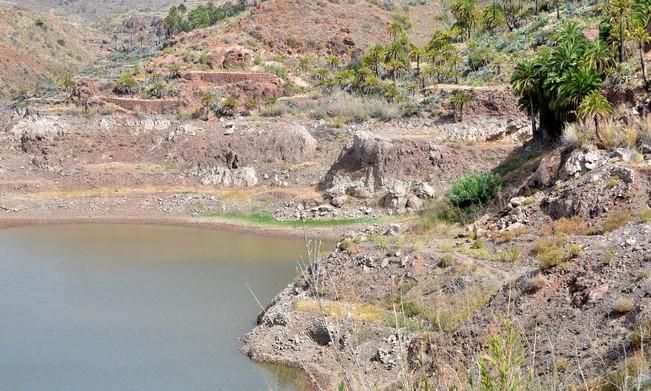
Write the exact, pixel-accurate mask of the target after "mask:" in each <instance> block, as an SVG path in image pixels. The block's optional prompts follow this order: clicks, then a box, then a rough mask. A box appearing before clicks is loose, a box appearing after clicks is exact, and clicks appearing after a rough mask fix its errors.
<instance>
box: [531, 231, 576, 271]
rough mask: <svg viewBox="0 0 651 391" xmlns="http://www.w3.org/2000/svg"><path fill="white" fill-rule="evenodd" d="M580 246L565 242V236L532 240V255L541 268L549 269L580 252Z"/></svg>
mask: <svg viewBox="0 0 651 391" xmlns="http://www.w3.org/2000/svg"><path fill="white" fill-rule="evenodd" d="M581 251H582V248H581V247H580V246H578V245H575V244H573V245H569V246H568V244H567V237H566V236H564V235H562V236H554V237H551V238H547V239H539V240H537V241H536V242H534V250H533V252H534V255H535V257H536V259H537V260H538V262H539V265H540V268H541V269H542V270H547V269H551V268H553V267H555V266H558V265H561V264H563V263H565V262H567V261H569V260H571V259H573V258H576V257H577V256H579V255H580V254H581Z"/></svg>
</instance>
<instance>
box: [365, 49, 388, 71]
mask: <svg viewBox="0 0 651 391" xmlns="http://www.w3.org/2000/svg"><path fill="white" fill-rule="evenodd" d="M384 52H385V48H384V46H382V45H380V44H375V45H373V46H371V47H370V49H369V50H368V54H367V58H368V61H369V62H370V65H372V66H373V71H375V76H376V77H380V63H381V62H382V59H383V58H384Z"/></svg>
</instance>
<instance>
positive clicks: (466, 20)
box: [450, 0, 481, 36]
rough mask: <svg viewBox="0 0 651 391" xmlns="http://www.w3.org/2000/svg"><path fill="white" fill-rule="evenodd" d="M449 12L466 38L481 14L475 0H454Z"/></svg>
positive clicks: (477, 22)
mask: <svg viewBox="0 0 651 391" xmlns="http://www.w3.org/2000/svg"><path fill="white" fill-rule="evenodd" d="M450 11H451V12H452V16H454V18H455V19H456V20H457V25H458V26H459V27H460V28H461V29H462V30H463V31H464V32H465V33H466V35H467V36H468V35H470V31H471V30H473V29H474V28H475V27H477V25H478V24H479V20H480V18H481V12H480V8H479V2H478V1H477V0H456V1H455V2H454V4H452V7H451V9H450Z"/></svg>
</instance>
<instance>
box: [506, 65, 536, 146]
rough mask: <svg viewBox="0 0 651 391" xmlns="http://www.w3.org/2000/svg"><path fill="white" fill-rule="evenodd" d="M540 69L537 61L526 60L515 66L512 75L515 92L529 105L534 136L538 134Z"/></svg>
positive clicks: (528, 109)
mask: <svg viewBox="0 0 651 391" xmlns="http://www.w3.org/2000/svg"><path fill="white" fill-rule="evenodd" d="M539 70H540V69H539V65H538V64H537V63H535V62H534V61H530V60H525V61H523V62H521V63H519V64H518V65H517V66H516V67H515V70H514V71H513V76H512V77H511V86H512V88H513V92H514V93H515V94H516V95H518V96H520V97H521V99H523V103H524V105H526V107H527V111H528V114H529V118H530V119H531V131H532V133H533V135H534V137H535V136H536V135H537V129H536V113H537V112H538V107H537V103H538V102H537V101H538V96H539V95H540V77H539V76H540V75H539Z"/></svg>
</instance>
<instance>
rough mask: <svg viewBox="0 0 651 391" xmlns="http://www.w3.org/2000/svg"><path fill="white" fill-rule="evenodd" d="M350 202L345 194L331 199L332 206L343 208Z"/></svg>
mask: <svg viewBox="0 0 651 391" xmlns="http://www.w3.org/2000/svg"><path fill="white" fill-rule="evenodd" d="M346 201H348V196H347V195H345V194H342V195H337V196H334V197H332V198H331V199H330V205H332V206H334V207H337V208H341V207H342V206H344V204H345V203H346Z"/></svg>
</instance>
